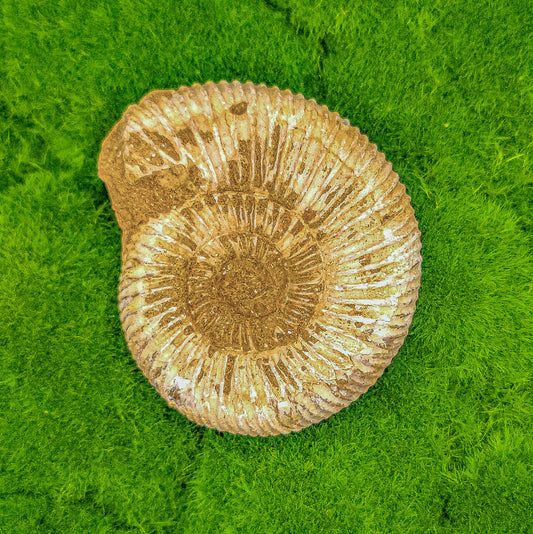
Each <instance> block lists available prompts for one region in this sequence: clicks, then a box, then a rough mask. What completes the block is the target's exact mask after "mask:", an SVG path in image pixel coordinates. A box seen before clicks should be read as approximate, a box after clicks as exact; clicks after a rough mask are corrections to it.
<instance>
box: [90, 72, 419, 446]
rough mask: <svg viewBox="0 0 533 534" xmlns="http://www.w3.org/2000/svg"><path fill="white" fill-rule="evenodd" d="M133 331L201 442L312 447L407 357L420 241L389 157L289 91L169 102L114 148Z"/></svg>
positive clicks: (122, 128)
mask: <svg viewBox="0 0 533 534" xmlns="http://www.w3.org/2000/svg"><path fill="white" fill-rule="evenodd" d="M99 174H100V177H101V178H102V180H104V182H105V183H106V186H107V189H108V191H109V194H110V197H111V201H112V205H113V208H114V210H115V212H116V217H117V220H118V223H119V225H120V227H121V228H122V231H123V235H122V243H123V248H122V260H123V267H122V274H121V281H120V297H119V300H120V314H121V320H122V325H123V328H124V332H125V335H126V339H127V342H128V346H129V348H130V350H131V353H132V355H133V357H134V358H135V360H136V362H137V364H138V365H139V367H140V368H141V370H142V372H143V373H144V374H145V376H146V377H147V378H148V380H149V381H150V382H151V383H152V384H153V386H154V387H155V388H156V389H157V391H158V392H159V393H160V394H161V395H162V396H163V397H164V398H165V399H166V401H167V402H168V403H169V404H170V406H172V407H174V408H176V409H177V410H179V411H180V412H181V413H183V414H184V415H186V416H187V417H189V418H190V419H191V420H193V421H195V422H197V423H198V424H200V425H206V426H208V427H212V428H217V429H219V430H222V431H228V432H234V433H239V434H249V435H254V436H255V435H261V436H267V435H275V434H279V433H289V432H291V431H298V430H300V429H302V428H305V427H307V426H308V425H310V424H312V423H317V422H318V421H321V420H323V419H325V418H327V417H329V416H330V415H331V414H334V413H336V412H338V411H339V410H341V409H342V408H344V407H346V406H348V405H349V404H350V403H351V402H353V401H354V400H355V399H357V398H358V397H359V396H360V395H361V394H362V393H364V392H365V391H367V389H368V388H369V387H370V386H371V385H372V384H374V383H375V382H376V380H377V379H378V378H379V377H380V376H381V374H382V373H383V371H384V369H385V368H386V367H387V365H389V363H390V361H391V359H392V358H393V357H394V356H395V355H396V353H397V352H398V349H399V348H400V346H401V345H402V343H403V341H404V339H405V336H406V335H407V331H408V329H409V326H410V324H411V320H412V317H413V313H414V310H415V303H416V299H417V297H418V289H419V285H420V273H421V270H420V266H421V256H420V248H421V244H420V232H419V230H418V224H417V221H416V219H415V216H414V213H413V209H412V207H411V204H410V198H409V196H408V195H407V194H406V192H405V187H404V186H403V185H402V184H401V183H400V182H399V180H398V175H397V174H396V173H395V172H393V171H392V166H391V164H390V163H389V162H387V161H386V160H385V156H384V155H383V154H382V153H380V152H378V150H377V148H376V146H375V145H373V144H370V143H369V142H368V139H367V137H366V136H364V135H361V133H360V132H359V130H358V129H357V128H354V127H352V126H350V124H349V122H348V121H347V120H344V119H342V118H340V117H339V115H338V114H336V113H332V112H330V111H329V110H328V109H327V108H326V107H325V106H320V105H318V104H317V103H316V102H315V101H314V100H307V99H305V98H304V97H303V96H302V95H294V94H293V93H291V92H290V91H280V90H279V89H278V88H268V87H266V86H264V85H254V84H252V83H245V84H241V83H238V82H234V83H231V84H230V83H226V82H221V83H218V84H215V83H207V84H205V85H198V84H196V85H193V86H192V87H181V88H180V89H178V90H176V91H154V92H152V93H150V94H148V95H147V96H146V97H144V98H143V99H142V100H141V102H140V103H139V104H138V105H134V106H130V107H129V108H128V109H127V111H126V112H125V114H124V116H123V118H122V119H121V120H120V121H119V122H118V123H117V125H116V126H115V127H114V129H113V130H112V131H111V133H110V134H109V136H108V137H107V138H106V139H105V141H104V143H103V147H102V153H101V155H100V160H99Z"/></svg>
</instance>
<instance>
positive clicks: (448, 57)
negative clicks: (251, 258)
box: [0, 0, 533, 534]
mask: <svg viewBox="0 0 533 534" xmlns="http://www.w3.org/2000/svg"><path fill="white" fill-rule="evenodd" d="M532 11H533V10H532V9H531V4H530V3H529V2H527V0H523V1H520V0H511V1H509V2H497V1H492V0H479V1H474V0H468V1H464V0H463V1H457V0H432V1H418V2H417V1H413V2H408V1H406V0H395V1H383V0H366V1H364V2H363V1H361V0H357V1H353V2H341V1H338V0H319V1H315V2H311V1H310V0H286V1H284V2H282V1H281V0H247V1H232V0H181V1H180V2H172V1H169V0H158V1H157V2H141V1H139V0H117V1H112V2H110V1H107V0H105V1H103V0H92V1H85V2H81V1H78V0H57V1H55V0H54V1H48V2H47V1H43V0H41V1H35V0H34V1H29V0H17V1H15V0H4V1H3V2H2V3H1V4H0V58H1V61H0V162H1V163H0V171H1V172H0V319H1V320H0V532H2V533H4V532H5V533H9V534H11V533H19V532H20V533H40V532H65V533H76V532H80V533H92V532H97V533H107V532H132V533H152V532H153V533H171V532H172V533H173V532H184V533H204V532H205V533H225V534H230V533H320V532H324V533H328V534H337V533H338V534H344V533H359V532H361V533H366V532H372V533H387V532H392V533H411V532H412V533H418V532H420V533H425V532H436V533H448V532H465V533H470V532H479V533H498V532H505V533H507V532H512V533H516V532H531V530H532V529H533V512H532V507H533V506H532V499H531V493H532V489H531V488H532V486H533V483H532V482H533V481H532V475H531V464H532V459H533V454H532V439H531V426H532V417H531V416H532V409H531V400H532V398H531V382H530V379H531V368H532V313H531V310H532V308H533V301H532V298H531V293H530V290H529V285H530V282H531V275H532V273H533V266H532V263H531V244H532V240H531V237H532V232H531V228H532V227H531V219H532V217H531V215H532V209H531V199H532V197H533V191H532V188H531V183H532V176H533V173H532V156H533V150H532V123H533V120H532V119H533V113H532V110H533V98H532V97H533V78H532V72H531V70H532V66H533V54H532V39H531V35H532V32H533V24H532V22H533V16H532ZM222 79H224V80H229V81H231V80H234V79H238V80H241V81H246V80H252V81H254V82H256V83H261V82H264V83H266V84H269V85H277V86H279V87H280V88H289V89H291V90H293V91H294V92H301V93H303V94H304V95H305V96H306V97H308V98H314V99H316V100H317V101H318V102H320V103H324V104H327V105H328V106H329V108H330V109H332V110H334V111H338V112H339V113H340V114H341V115H343V116H345V117H347V118H348V119H350V121H351V122H352V124H355V125H357V126H359V127H360V128H361V130H362V131H363V132H364V133H366V134H367V135H368V136H369V137H370V139H371V140H372V141H373V142H375V143H377V145H378V146H379V148H380V149H381V150H382V151H384V152H385V154H386V155H387V157H388V159H389V160H390V161H391V162H392V163H393V165H394V167H395V169H396V171H397V172H398V173H399V174H400V176H401V179H402V181H403V182H404V183H405V184H406V186H407V190H408V193H409V194H410V195H411V197H412V202H413V206H414V208H415V212H416V215H417V218H418V220H419V223H420V228H421V230H422V243H423V250H422V254H423V257H424V262H423V279H422V286H421V292H420V299H419V303H418V308H417V312H416V315H415V319H414V322H413V325H412V328H411V331H410V334H409V336H408V338H407V341H406V343H405V345H404V346H403V348H402V349H401V351H400V353H399V355H398V356H397V358H396V359H395V360H394V362H393V364H392V365H391V367H390V368H389V369H388V370H387V371H386V373H385V375H384V376H383V377H382V379H381V380H380V381H379V382H378V384H377V385H376V386H375V387H373V388H372V389H371V390H370V391H369V392H368V393H367V394H366V395H365V396H364V397H362V398H361V399H360V400H359V401H357V402H356V403H355V404H353V405H352V406H351V407H349V408H347V409H345V410H343V411H342V412H341V413H339V414H338V415H336V416H334V417H332V418H331V419H329V420H328V421H325V422H323V423H321V424H319V425H316V426H313V427H310V428H308V429H306V430H304V431H302V432H301V433H298V434H292V435H290V436H285V437H275V438H268V439H262V438H249V437H243V436H233V435H229V434H220V433H218V432H216V431H213V430H208V429H204V428H201V427H197V426H196V425H194V424H193V423H191V422H189V421H188V420H186V419H185V418H184V417H182V416H181V415H180V414H179V413H177V412H175V411H173V410H171V409H169V408H168V407H167V406H166V404H165V402H164V401H163V400H162V399H161V398H160V397H159V396H158V395H157V393H156V392H155V390H153V389H152V387H151V386H150V385H149V384H148V382H147V381H146V380H145V379H144V378H143V376H142V374H141V373H140V372H139V371H138V370H137V367H136V365H135V363H134V362H133V360H132V358H131V357H130V355H129V353H128V350H127V347H126V344H125V341H124V338H123V335H122V331H121V326H120V322H119V317H118V307H117V288H118V276H119V269H120V232H119V229H118V227H117V225H116V222H115V219H114V215H113V212H112V210H111V206H110V202H109V198H108V196H107V193H106V190H105V188H104V185H103V184H102V182H101V181H100V180H99V179H98V176H97V171H96V161H97V157H98V152H99V147H100V143H101V141H102V139H103V138H104V136H105V135H106V133H107V132H108V131H109V130H110V129H111V127H112V126H113V124H114V123H115V122H116V121H117V120H118V119H119V118H120V116H121V115H122V113H123V111H124V110H125V108H126V107H127V106H128V105H129V104H131V103H134V102H137V101H138V100H139V99H140V98H141V97H142V96H143V95H144V94H146V93H147V92H149V91H151V90H153V89H164V88H177V87H179V86H180V85H188V84H192V83H194V82H205V81H207V80H213V81H219V80H222Z"/></svg>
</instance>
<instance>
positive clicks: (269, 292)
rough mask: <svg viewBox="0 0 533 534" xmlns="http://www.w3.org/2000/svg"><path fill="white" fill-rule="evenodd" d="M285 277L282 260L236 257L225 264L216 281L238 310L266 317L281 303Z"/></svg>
mask: <svg viewBox="0 0 533 534" xmlns="http://www.w3.org/2000/svg"><path fill="white" fill-rule="evenodd" d="M286 279H287V275H286V273H285V269H284V268H283V266H282V262H281V261H277V262H273V261H270V262H262V261H260V260H259V259H257V258H235V259H231V260H229V261H228V262H226V263H225V264H224V265H223V266H222V268H221V269H220V271H219V272H218V273H217V275H216V276H215V280H214V281H215V284H216V285H217V286H218V287H219V289H220V294H221V297H222V298H224V299H227V301H228V303H230V304H231V305H232V306H233V307H234V309H235V311H236V312H237V313H240V314H242V315H244V316H249V317H264V316H265V315H269V314H270V313H272V312H274V311H275V310H276V308H277V307H278V306H279V304H280V299H281V298H282V296H283V290H284V287H285V285H286Z"/></svg>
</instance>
